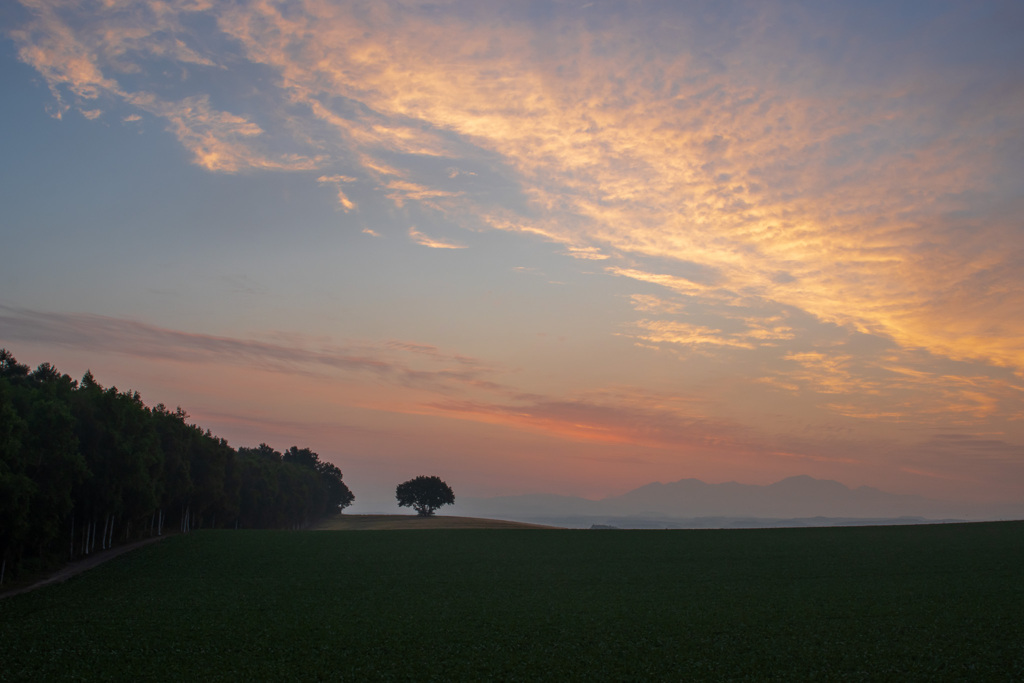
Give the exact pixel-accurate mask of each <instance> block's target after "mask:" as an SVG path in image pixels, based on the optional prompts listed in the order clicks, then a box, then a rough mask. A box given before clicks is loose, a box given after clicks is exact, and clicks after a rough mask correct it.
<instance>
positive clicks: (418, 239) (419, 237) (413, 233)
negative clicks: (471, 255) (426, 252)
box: [409, 228, 466, 249]
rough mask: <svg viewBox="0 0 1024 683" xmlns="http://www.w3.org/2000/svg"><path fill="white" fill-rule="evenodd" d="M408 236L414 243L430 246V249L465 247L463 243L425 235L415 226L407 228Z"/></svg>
mask: <svg viewBox="0 0 1024 683" xmlns="http://www.w3.org/2000/svg"><path fill="white" fill-rule="evenodd" d="M409 237H411V238H412V241H413V242H415V243H416V244H422V245H423V246H424V247H430V248H431V249H465V248H466V246H465V245H463V244H455V243H454V242H443V241H441V240H435V239H434V238H432V237H427V236H426V235H424V234H423V233H422V232H420V231H419V230H417V229H416V228H409Z"/></svg>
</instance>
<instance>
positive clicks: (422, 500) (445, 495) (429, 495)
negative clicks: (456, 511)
mask: <svg viewBox="0 0 1024 683" xmlns="http://www.w3.org/2000/svg"><path fill="white" fill-rule="evenodd" d="M395 498H397V499H398V507H411V508H412V509H414V510H415V511H416V514H418V515H419V516H421V517H430V516H431V515H433V514H434V511H435V510H437V509H438V508H439V507H441V506H442V505H453V504H454V503H455V494H454V493H453V492H452V489H451V487H450V486H448V484H446V483H444V482H443V481H441V478H440V477H426V476H420V477H416V478H415V479H410V480H409V481H407V482H403V483H401V484H399V485H398V488H397V489H395Z"/></svg>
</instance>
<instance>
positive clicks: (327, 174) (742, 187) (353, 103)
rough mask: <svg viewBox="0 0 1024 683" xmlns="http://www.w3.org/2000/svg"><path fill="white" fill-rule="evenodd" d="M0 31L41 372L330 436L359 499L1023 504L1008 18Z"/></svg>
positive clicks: (890, 11)
mask: <svg viewBox="0 0 1024 683" xmlns="http://www.w3.org/2000/svg"><path fill="white" fill-rule="evenodd" d="M3 25H4V26H5V31H4V39H3V41H2V42H0V78H2V80H3V86H4V92H5V93H6V94H7V96H6V97H5V98H4V103H3V105H2V106H0V117H2V125H3V130H4V131H5V133H4V135H3V136H2V138H0V145H2V147H0V151H2V154H0V158H2V162H0V203H2V205H3V206H4V212H3V217H2V222H0V239H2V243H3V245H4V249H3V268H2V270H0V344H2V345H3V346H6V347H7V348H9V349H10V350H11V351H12V352H14V353H15V355H16V356H17V357H18V358H19V360H21V361H22V362H28V363H31V364H36V363H40V362H43V361H49V362H53V363H55V364H56V365H57V366H58V367H59V368H60V369H61V370H63V371H65V372H68V373H70V374H72V375H74V376H80V375H81V374H83V373H84V371H85V370H86V369H87V368H91V369H92V370H93V372H94V373H95V374H96V375H97V377H98V378H99V379H100V381H101V382H105V383H107V384H116V385H117V386H118V387H120V388H133V389H138V390H140V391H141V392H142V394H143V397H144V399H145V400H146V401H147V402H148V403H150V404H155V403H158V402H163V403H165V404H168V405H181V406H182V407H183V408H185V409H186V410H187V411H189V412H190V413H191V414H192V416H193V418H194V419H195V420H196V421H197V422H199V423H200V424H202V425H203V426H205V427H209V428H210V429H212V430H213V431H214V432H215V433H217V434H219V435H222V436H225V437H226V438H228V440H229V441H230V442H231V443H232V445H236V446H238V445H255V444H257V443H259V442H261V441H267V442H269V443H271V444H272V445H274V446H276V447H278V448H284V447H287V446H289V445H292V444H293V443H294V444H298V445H300V446H309V447H311V448H313V449H314V450H316V451H317V452H319V453H320V454H321V455H322V456H323V457H325V458H326V459H328V460H331V461H332V462H336V463H337V464H338V465H339V466H340V467H341V468H342V470H343V471H344V472H345V474H346V479H347V480H349V481H350V485H351V486H352V488H353V490H354V491H355V492H356V494H357V497H358V500H359V501H361V502H362V501H384V500H387V499H388V498H389V496H390V493H389V491H390V489H391V488H392V487H393V485H394V482H396V481H401V480H403V479H404V478H408V476H414V475H416V474H421V473H429V474H435V473H436V474H439V475H442V476H443V477H445V478H446V480H448V481H449V482H450V483H452V484H453V486H454V487H455V488H456V491H457V492H464V493H465V494H467V495H495V494H505V493H522V492H537V491H545V492H559V493H569V494H579V495H588V496H592V497H599V496H605V495H612V494H616V493H621V492H623V491H625V490H628V489H630V488H633V487H635V486H639V485H641V484H644V483H647V482H649V481H656V480H661V481H670V480H675V479H679V478H683V477H689V476H693V477H698V478H702V479H704V480H706V481H729V480H736V481H741V482H744V483H768V482H771V481H775V480H777V479H781V478H783V477H785V476H789V475H793V474H804V473H806V474H811V475H814V476H819V477H827V478H833V479H837V480H840V481H843V482H844V483H847V484H850V485H860V484H868V485H872V486H876V487H878V488H882V489H886V490H893V491H901V492H910V493H921V494H924V495H931V496H935V497H959V498H966V499H973V500H1017V501H1019V500H1021V498H1022V497H1024V428H1022V420H1024V400H1022V396H1024V393H1022V392H1024V370H1022V368H1024V351H1022V349H1024V321H1022V319H1021V316H1020V311H1022V310H1024V287H1022V284H1024V283H1022V282H1021V275H1020V273H1021V272H1024V269H1022V266H1024V263H1022V261H1024V234H1022V233H1024V228H1022V225H1021V222H1020V215H1022V214H1021V209H1022V208H1024V207H1022V205H1021V203H1022V201H1024V200H1022V197H1024V192H1022V189H1024V188H1022V184H1024V168H1022V159H1024V149H1022V142H1021V140H1024V135H1022V134H1021V133H1022V120H1024V114H1022V113H1021V112H1022V111H1024V106H1022V105H1024V101H1022V100H1024V88H1022V83H1021V72H1020V66H1019V65H1020V64H1022V63H1024V54H1022V51H1024V47H1022V45H1021V43H1022V41H1020V40H1019V36H1020V34H1021V29H1022V28H1024V12H1022V10H1021V9H1020V5H1019V4H1017V3H1009V2H1007V3H999V2H992V3H956V2H951V3H939V2H927V3H896V4H893V3H795V2H794V3H724V4H723V3H688V4H679V3H627V2H606V3H605V2H593V3H574V2H557V3H530V4H527V3H486V2H485V3H481V2H473V3H461V2H452V3H431V4H424V3H416V2H395V3H386V2H381V3H372V4H358V3H357V4H348V3H334V2H314V1H312V0H310V1H309V2H283V3H276V2H254V3H249V2H237V3H207V2H203V1H201V0H183V1H181V2H174V1H162V0H160V1H158V0H147V1H139V2H135V1H127V0H125V1H120V0H118V1H111V2H94V3H65V2H57V1H51V0H31V1H29V0H25V1H24V2H21V3H17V4H14V5H10V6H8V7H6V8H5V9H4V10H3ZM360 491H362V492H363V496H361V497H360Z"/></svg>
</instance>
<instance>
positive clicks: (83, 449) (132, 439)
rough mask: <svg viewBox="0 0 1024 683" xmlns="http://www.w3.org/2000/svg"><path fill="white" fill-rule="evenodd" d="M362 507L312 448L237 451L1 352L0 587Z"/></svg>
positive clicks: (127, 400)
mask: <svg viewBox="0 0 1024 683" xmlns="http://www.w3.org/2000/svg"><path fill="white" fill-rule="evenodd" d="M353 500H354V496H353V495H352V492H351V491H349V489H348V486H346V485H345V482H344V481H342V474H341V470H339V469H338V468H337V467H335V466H334V465H332V464H331V463H328V462H322V461H321V460H320V458H319V456H317V454H316V453H314V452H312V451H311V450H309V449H308V448H302V449H300V448H296V447H295V446H292V447H291V448H290V449H289V450H288V451H286V452H285V453H284V454H282V453H279V452H278V451H275V450H274V449H273V448H271V447H270V446H267V445H266V444H260V445H259V446H258V447H256V448H239V449H238V450H237V451H236V450H234V449H232V448H231V447H230V446H229V445H228V443H227V441H225V440H224V439H221V438H218V437H216V436H214V435H213V434H211V433H210V431H209V430H206V431H205V432H204V431H203V430H202V429H201V428H200V427H198V426H197V425H195V424H189V422H188V415H187V414H186V413H185V412H184V411H183V410H182V409H181V408H178V409H177V410H175V411H173V412H172V411H170V410H168V409H167V408H166V407H165V406H164V405H163V404H160V405H157V406H156V407H154V408H148V407H146V405H145V404H144V403H143V402H142V398H141V397H140V396H139V394H138V392H121V391H118V390H117V388H116V387H111V388H109V389H104V388H103V387H102V386H100V384H99V383H98V382H97V381H96V379H95V378H94V377H93V376H92V373H91V372H87V373H86V374H85V377H83V378H82V381H81V382H76V381H75V380H73V379H72V378H71V377H69V376H68V375H64V374H61V373H60V372H58V371H57V370H56V369H55V368H54V367H53V366H51V365H50V364H49V363H43V364H42V365H40V366H39V367H38V368H36V369H35V370H30V368H29V367H28V366H26V365H21V364H19V363H18V362H17V361H16V360H15V358H14V356H12V355H11V353H10V352H9V351H7V350H6V349H0V553H2V554H0V582H2V580H3V574H4V573H8V575H10V573H11V572H14V573H17V572H18V570H20V569H28V570H30V571H34V570H37V569H40V568H43V567H45V566H48V565H50V564H52V563H53V562H54V561H56V560H58V559H74V558H76V557H78V556H81V555H86V554H89V553H91V552H94V551H95V550H96V549H97V548H99V549H103V548H107V547H109V546H110V545H111V544H112V543H113V542H114V541H115V540H118V541H123V540H125V539H130V538H137V537H140V536H149V535H156V534H161V533H163V532H164V529H165V528H167V529H168V530H170V529H174V530H179V531H188V530H190V529H195V528H200V527H202V528H217V527H220V528H224V527H229V528H236V527H240V528H296V527H302V526H305V525H307V524H309V523H311V522H313V521H315V520H318V519H320V518H322V517H324V516H327V515H331V514H337V513H338V512H339V511H340V510H341V509H343V508H345V507H347V506H348V505H351V503H352V501H353Z"/></svg>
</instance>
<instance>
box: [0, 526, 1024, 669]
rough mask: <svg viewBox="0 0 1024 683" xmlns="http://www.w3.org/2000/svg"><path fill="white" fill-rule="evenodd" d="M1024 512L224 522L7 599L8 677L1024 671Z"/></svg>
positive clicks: (1, 622)
mask: <svg viewBox="0 0 1024 683" xmlns="http://www.w3.org/2000/svg"><path fill="white" fill-rule="evenodd" d="M1022 615H1024V523H1022V522H1004V523H986V524H963V525H936V526H908V527H861V528H827V529H820V528H819V529H768V530H713V531H583V530H519V529H498V530H482V529H455V530H445V529H437V530H415V531H401V530H398V531H309V532H274V531H209V532H195V533H192V534H189V535H187V536H179V537H173V538H169V539H167V540H164V541H162V542H160V543H157V544H155V545H150V546H147V547H145V548H141V549H139V550H136V551H134V552H132V553H129V554H126V555H123V556H121V557H118V558H116V559H114V560H112V561H111V562H109V563H107V564H105V565H103V566H101V567H99V568H97V569H94V570H92V571H90V572H87V573H85V574H82V575H80V576H78V577H76V578H73V579H71V580H69V581H68V582H66V583H64V584H60V585H55V586H49V587H45V588H42V589H39V590H37V591H33V592H31V593H26V594H23V595H17V596H13V597H9V598H6V599H4V600H0V679H2V680H47V679H49V680H71V679H75V680H79V679H81V680H104V679H107V680H109V679H118V680H139V679H146V680H169V681H179V680H193V679H194V680H204V681H210V680H232V681H237V680H285V679H297V680H353V681H364V680H379V679H401V680H486V679H497V680H538V679H547V680H564V679H567V678H575V679H586V680H646V679H669V680H744V679H747V680H750V679H753V680H773V679H774V680H872V681H877V680H892V681H905V680H972V681H973V680H1021V679H1022V678H1024V617H1022Z"/></svg>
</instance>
